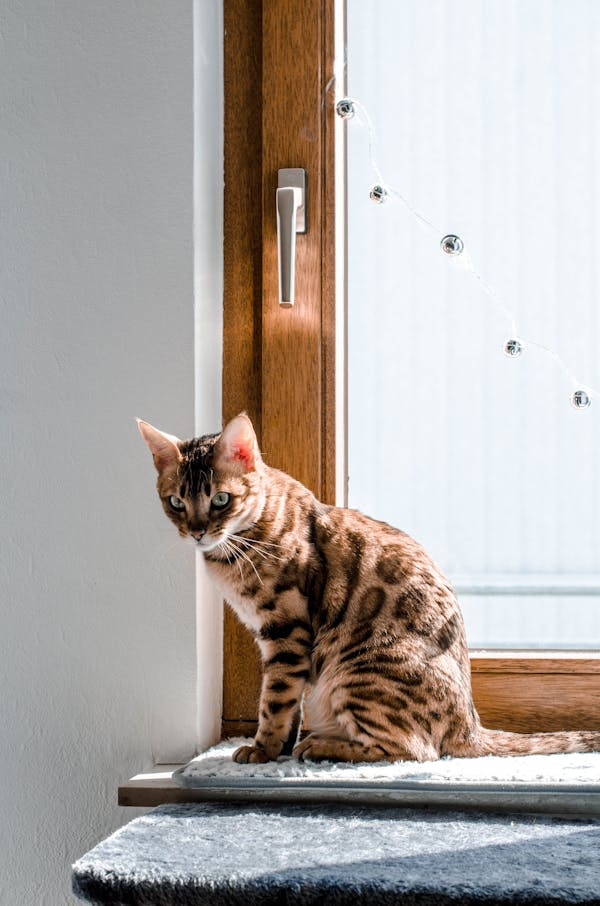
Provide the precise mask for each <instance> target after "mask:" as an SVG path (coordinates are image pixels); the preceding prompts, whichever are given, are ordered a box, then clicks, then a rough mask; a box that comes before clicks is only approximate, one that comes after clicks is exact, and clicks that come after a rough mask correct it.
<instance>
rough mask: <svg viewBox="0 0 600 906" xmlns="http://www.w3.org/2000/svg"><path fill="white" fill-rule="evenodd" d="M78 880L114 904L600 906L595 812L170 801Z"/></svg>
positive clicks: (98, 851)
mask: <svg viewBox="0 0 600 906" xmlns="http://www.w3.org/2000/svg"><path fill="white" fill-rule="evenodd" d="M73 890H74V892H75V893H76V894H77V896H78V897H79V898H81V899H84V900H86V901H88V902H90V903H95V904H109V903H110V904H112V906H125V904H127V906H134V904H135V906H184V904H185V906H200V904H202V906H205V904H206V906H208V904H211V906H242V904H243V906H248V904H265V906H279V904H282V906H283V904H285V906H306V904H317V903H324V904H325V903H327V904H332V906H338V904H344V906H345V904H348V906H350V904H351V906H359V904H362V903H369V904H383V906H386V904H403V906H405V904H406V906H412V904H415V906H433V904H436V906H445V904H458V903H461V904H486V906H494V904H508V903H527V904H529V906H538V904H539V906H542V904H553V906H556V904H558V903H578V904H583V903H586V904H598V906H600V821H597V820H586V821H576V820H572V819H571V820H565V819H561V818H546V817H543V818H542V817H539V816H498V815H483V814H481V813H459V812H427V811H412V810H408V809H390V808H382V809H377V808H364V807H361V808H354V807H352V806H339V805H337V806H334V807H330V806H329V807H328V806H316V805H315V806H273V805H250V804H248V805H240V804H236V803H215V804H212V803H186V804H181V805H164V806H160V807H159V808H157V809H154V810H153V811H152V812H151V813H149V814H148V815H145V816H143V817H141V818H137V819H135V820H134V821H132V822H131V823H130V824H128V825H126V826H125V827H124V828H122V829H121V830H120V831H117V833H116V834H113V836H111V837H109V838H108V839H107V840H105V841H104V842H102V843H100V844H98V846H96V847H95V848H94V849H92V850H91V851H90V852H89V853H87V855H85V856H83V858H81V859H80V860H79V861H78V862H77V863H76V864H75V865H74V866H73Z"/></svg>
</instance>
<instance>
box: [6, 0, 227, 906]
mask: <svg viewBox="0 0 600 906" xmlns="http://www.w3.org/2000/svg"><path fill="white" fill-rule="evenodd" d="M196 10H197V14H198V17H199V30H200V33H202V29H203V25H202V23H204V27H205V30H206V32H207V34H206V40H205V47H206V48H207V50H206V54H205V58H204V72H205V74H206V77H207V78H209V79H212V83H213V85H216V90H214V91H213V93H212V103H211V104H209V105H208V106H207V107H206V117H207V129H206V136H205V142H207V143H208V145H210V143H211V142H215V141H216V142H217V146H218V142H219V141H220V138H219V123H220V117H221V112H220V110H221V94H220V76H219V72H220V69H219V67H220V54H221V51H220V44H221V38H220V26H219V21H218V16H217V15H216V11H217V12H218V4H215V3H213V2H210V0H206V2H198V3H197V8H196ZM2 19H3V21H2V23H1V35H2V38H1V40H2V52H1V54H0V67H1V71H0V107H1V110H0V114H1V119H2V142H1V147H2V151H1V153H2V168H1V173H2V181H3V187H2V240H1V242H2V245H1V248H2V255H1V261H0V267H1V272H0V292H1V295H2V322H1V324H2V326H1V330H0V344H1V347H2V348H1V350H0V381H1V386H2V391H1V397H0V406H1V413H2V414H1V419H2V427H1V437H2V441H1V443H2V476H3V480H2V491H3V495H2V496H3V501H2V506H1V507H0V525H1V532H2V540H1V550H2V564H1V574H0V581H1V590H0V777H1V782H0V853H1V854H2V855H1V857H0V859H1V861H0V902H1V903H7V904H8V903H10V904H11V906H32V904H48V906H58V904H63V903H67V902H71V894H70V893H69V866H70V863H71V861H73V860H74V859H75V858H77V857H78V856H80V855H81V854H82V853H83V852H84V851H85V850H86V849H87V848H89V847H90V846H91V845H92V844H94V843H95V842H97V841H98V840H99V839H100V838H102V837H103V836H105V835H106V834H107V833H109V832H110V831H112V830H113V829H115V828H116V827H117V826H119V824H121V823H123V822H124V821H126V820H129V818H131V817H132V816H133V812H132V811H128V810H121V809H119V808H118V807H117V806H116V805H115V802H116V787H117V784H118V782H119V781H121V780H123V779H124V778H127V777H128V776H130V775H131V774H132V773H135V772H137V771H139V770H143V769H145V768H148V767H149V766H151V765H152V763H153V762H154V761H156V760H171V759H173V760H175V759H183V758H185V757H186V756H188V755H190V754H191V753H192V752H193V750H194V748H195V745H196V741H197V738H198V732H199V729H200V730H202V726H199V722H198V720H197V715H196V644H195V602H194V595H195V590H194V589H195V576H194V562H193V554H192V552H191V550H190V549H189V548H188V547H187V546H186V545H185V544H181V543H180V542H179V539H178V537H177V535H176V533H175V531H174V529H172V528H171V526H170V525H169V524H168V523H167V521H166V520H165V518H164V515H163V514H162V511H161V508H160V506H159V503H158V500H157V499H156V498H155V493H154V470H153V467H152V464H151V461H150V458H149V455H148V453H147V451H146V449H145V447H144V445H143V443H142V441H141V439H140V438H139V436H138V434H137V430H136V427H135V423H134V416H136V415H139V416H142V417H144V418H146V419H149V420H151V421H153V422H155V423H157V424H159V425H160V426H163V427H164V428H165V429H168V430H169V431H172V432H175V433H180V434H182V435H188V434H190V433H191V432H192V431H193V429H194V293H193V280H194V259H193V231H192V226H193V135H194V133H193V9H192V3H191V0H190V2H188V0H185V2H184V0H178V2H172V3H164V2H160V0H144V3H139V2H135V0H103V2H102V3H82V2H80V0H59V2H58V3H56V2H42V0H40V2H36V3H28V2H19V0H7V2H5V3H4V4H3V5H2ZM203 160H204V163H200V164H199V167H198V168H197V172H196V177H197V178H199V177H200V176H201V175H202V173H203V171H202V167H203V166H204V167H206V168H210V169H211V173H210V177H211V179H212V180H213V181H214V185H215V191H214V192H213V193H212V195H211V196H210V197H209V198H207V199H206V200H205V204H204V206H203V211H204V214H203V216H206V218H207V219H208V221H210V222H211V223H212V224H213V226H214V228H215V229H216V230H218V229H219V217H220V214H219V204H220V201H219V199H220V186H221V182H222V177H221V166H220V163H219V161H218V151H217V152H215V153H212V154H208V155H207V156H206V157H205V158H203ZM214 263H215V268H216V275H217V276H216V277H215V280H214V281H213V285H212V292H213V295H212V296H211V299H212V302H213V303H214V306H215V311H214V314H213V316H211V318H209V322H208V324H207V330H209V331H210V330H216V334H218V317H219V316H218V311H219V308H220V299H218V298H216V296H215V295H214V294H215V293H216V292H218V273H219V268H220V259H219V258H217V259H216V260H215V262H214ZM216 427H218V425H217V426H216ZM211 720H212V717H211ZM201 723H202V721H200V725H201Z"/></svg>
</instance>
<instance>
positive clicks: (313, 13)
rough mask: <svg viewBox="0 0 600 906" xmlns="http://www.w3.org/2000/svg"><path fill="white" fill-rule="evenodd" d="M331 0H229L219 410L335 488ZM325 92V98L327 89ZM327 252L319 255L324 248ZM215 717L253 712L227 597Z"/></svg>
mask: <svg viewBox="0 0 600 906" xmlns="http://www.w3.org/2000/svg"><path fill="white" fill-rule="evenodd" d="M333 8H334V4H333V2H332V0H306V2H303V3H302V4H299V3H294V2H292V0H265V2H264V3H263V2H260V0H225V2H224V26H225V44H224V80H225V121H224V126H225V145H224V146H225V159H224V169H225V196H224V198H225V203H224V209H225V210H224V268H225V281H224V339H223V418H224V420H225V421H226V420H227V419H229V418H231V417H232V416H233V415H235V414H236V413H238V412H240V411H242V410H246V411H247V412H248V414H249V415H250V417H251V418H252V420H253V422H254V424H255V426H256V427H257V431H258V435H259V442H260V445H261V449H262V451H263V455H264V456H265V459H266V461H267V462H268V463H269V464H270V465H272V466H275V467H277V468H282V469H284V470H285V471H287V472H289V473H290V474H292V475H294V476H295V477H296V478H298V479H299V480H300V481H302V482H303V483H304V484H306V485H307V486H308V487H310V488H311V490H313V491H314V492H315V493H316V494H317V496H319V497H320V498H321V499H323V500H326V501H328V502H333V495H334V493H335V490H334V489H335V383H334V378H335V248H334V242H333V237H334V234H335V227H334V218H335V197H334V195H333V193H332V190H330V188H329V186H330V184H331V187H332V186H333V178H334V146H333V142H334V133H335V130H334V128H333V117H334V116H335V114H334V110H333V104H332V103H329V104H324V103H323V101H324V89H325V86H326V83H327V82H328V81H329V78H330V76H331V74H332V72H333V56H334V51H333V25H334V18H333ZM330 100H331V99H330ZM284 167H303V168H304V169H305V170H306V171H307V183H308V188H307V195H308V198H307V207H308V230H307V233H306V234H298V235H297V246H296V255H297V258H296V304H295V306H294V307H293V308H291V309H283V308H280V306H279V302H278V272H277V242H276V217H275V192H276V189H277V171H278V170H279V169H280V168H284ZM324 259H325V260H324ZM224 632H225V640H224V677H223V731H224V733H227V734H232V733H238V732H242V731H244V730H247V728H248V723H249V722H252V721H254V719H255V715H256V710H257V703H258V695H259V688H260V666H259V659H258V655H257V651H256V647H255V645H254V642H253V641H252V639H251V637H250V635H249V633H248V632H247V631H246V629H245V628H244V627H243V626H241V625H240V623H239V622H238V621H237V620H236V618H235V617H234V616H233V614H232V613H231V612H230V611H229V609H227V610H226V614H225V626H224Z"/></svg>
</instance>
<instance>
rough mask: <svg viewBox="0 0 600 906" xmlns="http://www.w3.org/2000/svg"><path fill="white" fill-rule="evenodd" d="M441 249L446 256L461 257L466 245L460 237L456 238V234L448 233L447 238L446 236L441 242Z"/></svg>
mask: <svg viewBox="0 0 600 906" xmlns="http://www.w3.org/2000/svg"><path fill="white" fill-rule="evenodd" d="M440 247H441V249H442V251H443V252H445V253H446V255H450V256H452V257H454V256H455V255H460V254H461V252H462V251H463V249H464V247H465V244H464V242H463V241H462V239H461V238H460V236H455V235H454V233H448V235H447V236H444V238H443V239H442V241H441V242H440Z"/></svg>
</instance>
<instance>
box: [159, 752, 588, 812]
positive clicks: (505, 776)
mask: <svg viewBox="0 0 600 906" xmlns="http://www.w3.org/2000/svg"><path fill="white" fill-rule="evenodd" d="M250 742H251V740H249V739H227V740H225V741H223V742H221V743H219V744H218V745H216V746H213V747H212V748H211V749H208V750H207V751H206V752H203V753H202V754H201V755H198V756H197V757H196V758H194V759H193V760H192V761H190V762H189V764H187V765H186V766H185V767H183V768H180V769H179V770H178V771H177V772H176V773H175V774H174V776H173V780H174V781H175V782H176V783H177V784H178V785H179V786H182V787H186V788H211V787H213V788H214V787H219V786H220V787H229V788H239V787H248V788H259V787H262V788H263V789H268V788H271V789H272V788H273V787H286V788H288V789H289V788H290V787H302V786H309V787H315V786H318V787H321V788H322V787H328V788H340V789H341V788H348V787H351V788H353V789H361V788H364V789H367V788H368V789H380V790H381V789H383V788H388V789H390V788H396V789H403V788H404V789H407V788H412V789H414V788H419V787H420V788H423V789H431V788H432V787H434V788H436V789H437V790H440V789H447V790H452V789H457V788H459V789H463V790H464V789H472V790H478V789H479V790H482V789H488V790H506V789H509V790H512V791H515V790H518V789H528V790H534V791H543V790H547V791H556V792H565V791H569V790H571V791H579V792H584V793H585V792H588V793H590V794H595V796H596V797H598V798H599V799H600V753H596V752H594V753H586V754H568V755H518V756H512V757H502V756H498V755H486V756H483V757H480V758H441V759H440V760H439V761H430V762H424V763H418V762H414V761H397V762H393V763H388V762H380V763H378V764H348V763H340V762H337V763H333V762H327V761H324V762H319V763H317V762H299V761H297V760H296V759H294V758H291V757H281V758H279V759H278V760H277V761H271V762H268V763H267V764H237V763H236V762H234V761H232V760H231V756H232V754H233V752H234V751H235V749H236V748H237V747H238V746H240V745H243V744H244V743H246V744H248V743H250Z"/></svg>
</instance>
